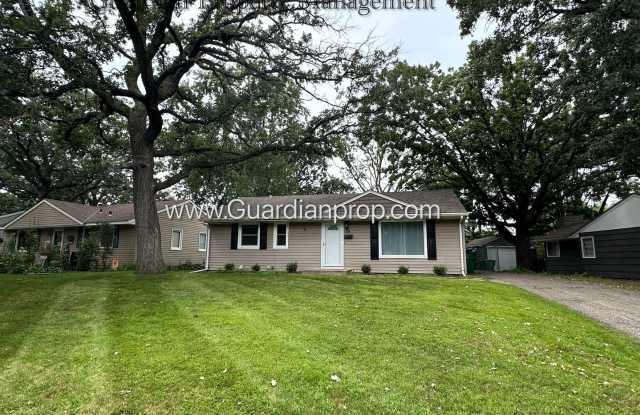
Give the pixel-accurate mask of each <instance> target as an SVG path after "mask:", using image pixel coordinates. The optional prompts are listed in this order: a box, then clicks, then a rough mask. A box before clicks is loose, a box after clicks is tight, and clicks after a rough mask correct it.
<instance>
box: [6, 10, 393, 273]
mask: <svg viewBox="0 0 640 415" xmlns="http://www.w3.org/2000/svg"><path fill="white" fill-rule="evenodd" d="M105 4H108V3H106V2H105ZM113 4H114V5H115V10H114V9H111V8H108V7H100V6H99V5H98V4H97V3H94V2H92V1H78V2H69V1H62V0H51V1H47V2H45V3H43V4H38V5H32V4H30V2H29V0H20V1H19V2H17V3H15V4H11V3H6V2H4V3H3V6H2V7H3V9H2V12H1V15H0V19H1V21H0V27H1V28H2V29H1V30H0V41H2V43H3V44H6V45H11V46H10V50H9V49H7V48H5V50H6V51H7V52H10V53H11V55H12V59H14V60H16V61H19V62H21V63H24V61H27V60H29V59H33V58H34V57H38V58H40V59H42V60H44V61H46V62H47V67H46V68H45V70H43V71H41V72H40V73H39V74H38V77H39V79H38V82H37V83H38V84H46V85H47V87H46V89H45V88H39V89H38V88H36V91H35V92H42V93H43V94H47V95H49V96H63V95H65V94H66V93H67V92H68V91H74V92H76V93H77V92H78V91H80V92H83V93H86V94H89V95H90V97H91V98H93V99H94V102H95V106H94V108H93V109H92V111H90V112H87V113H80V114H76V115H77V118H78V119H81V120H86V119H92V120H96V119H99V120H103V119H117V120H119V121H121V122H123V124H124V125H125V126H126V130H127V135H128V140H129V152H128V153H129V154H128V156H129V163H130V164H129V168H130V169H131V170H132V176H133V190H134V204H135V219H136V228H137V243H136V248H137V252H138V255H137V261H138V263H137V267H138V270H139V271H141V272H151V273H152V272H158V271H160V270H161V268H162V265H163V261H162V256H161V250H160V229H159V222H158V216H157V213H156V209H155V203H154V200H155V197H156V192H158V191H160V190H163V189H166V188H168V187H170V186H172V185H174V184H176V183H179V182H180V181H181V180H183V179H185V178H186V177H188V176H189V175H190V174H191V172H192V171H193V169H203V168H209V167H212V168H220V166H231V165H233V164H235V163H238V162H244V161H246V160H247V159H249V158H251V157H255V156H259V155H261V154H264V153H265V152H271V151H294V150H300V149H304V148H305V147H307V146H308V147H313V146H315V145H318V144H324V143H325V142H326V141H327V139H329V138H331V137H334V136H335V132H334V131H333V129H332V123H333V122H335V121H336V120H338V119H340V117H341V116H343V115H344V112H345V111H346V110H345V108H346V107H341V108H336V107H335V106H332V107H330V109H329V110H327V111H325V112H323V113H322V114H320V115H319V116H316V117H314V118H312V119H308V120H306V122H305V124H304V128H303V129H302V131H300V134H299V135H298V136H297V137H292V136H291V135H286V134H285V135H280V134H278V132H277V131H274V132H273V134H263V135H262V139H254V134H253V133H254V132H255V130H250V131H243V130H239V129H235V128H233V129H228V128H225V125H226V123H225V122H226V121H228V120H232V119H233V117H234V112H235V109H236V108H237V107H238V106H242V105H244V104H245V103H246V102H248V101H249V100H250V98H257V97H259V96H260V94H261V92H260V91H259V90H258V92H256V91H255V88H254V86H253V84H254V83H255V82H256V81H260V82H263V83H264V82H266V83H272V84H275V85H285V84H286V82H288V81H291V82H294V83H295V84H296V85H297V86H298V87H300V88H303V89H305V90H306V91H308V92H310V93H313V84H316V83H327V82H328V83H332V82H333V83H335V84H336V85H337V84H338V83H340V82H342V81H344V80H345V79H349V78H358V77H360V76H363V75H365V74H366V73H368V72H370V71H371V67H370V64H371V62H380V61H381V60H382V59H380V57H379V56H378V57H377V58H376V59H371V60H369V59H368V57H367V56H366V55H365V54H363V53H361V52H360V51H359V50H358V48H354V47H351V46H349V45H345V44H343V43H342V42H339V41H336V42H331V41H328V40H327V39H329V38H324V40H322V41H316V40H315V39H314V38H313V36H312V34H313V33H318V32H321V31H324V30H328V31H332V32H333V34H334V35H338V36H334V38H336V39H338V38H339V35H340V32H339V30H340V28H339V27H336V26H335V25H333V24H332V22H330V21H329V20H327V18H326V16H324V15H323V14H322V11H321V10H320V9H318V8H315V7H313V6H311V5H310V4H305V2H300V1H298V0H296V1H287V0H284V1H278V2H273V3H268V2H266V3H265V2H253V1H249V0H238V1H234V2H223V1H211V2H204V3H203V7H202V8H200V9H198V8H197V5H193V6H190V7H187V8H186V9H183V8H181V6H182V5H184V2H181V1H178V0H156V1H146V0H114V1H113ZM283 90H285V91H286V88H283ZM32 92H34V91H26V93H24V94H23V95H24V96H25V97H28V96H29V95H30V94H31V93H32ZM17 95H20V93H18V94H17ZM236 125H237V124H236ZM184 126H194V127H195V128H193V129H189V128H184ZM205 127H213V129H212V131H211V132H209V133H207V132H205V131H204V128H205ZM176 132H180V134H177V133H176ZM163 140H164V141H163ZM235 144H237V145H238V148H234V145H235ZM171 158H175V159H176V161H175V162H172V161H171ZM158 159H160V160H158ZM158 161H160V162H162V163H168V164H169V170H170V172H171V174H170V175H169V176H166V175H165V176H163V177H162V178H161V179H159V178H158V176H157V175H156V173H157V172H158V170H159V169H158V167H157V162H158ZM172 163H174V164H172ZM175 163H180V164H179V165H175ZM164 167H165V164H163V165H162V170H164Z"/></svg>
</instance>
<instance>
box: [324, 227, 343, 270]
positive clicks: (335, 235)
mask: <svg viewBox="0 0 640 415" xmlns="http://www.w3.org/2000/svg"><path fill="white" fill-rule="evenodd" d="M343 254H344V228H343V226H342V224H341V223H324V224H323V225H322V267H324V268H342V267H343V257H344V255H343Z"/></svg>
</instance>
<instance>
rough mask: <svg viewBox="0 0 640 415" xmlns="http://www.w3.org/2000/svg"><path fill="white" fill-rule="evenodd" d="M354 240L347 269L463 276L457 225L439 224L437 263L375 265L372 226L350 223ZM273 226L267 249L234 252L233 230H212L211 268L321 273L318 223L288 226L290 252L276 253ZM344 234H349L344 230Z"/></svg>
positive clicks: (347, 246)
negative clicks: (291, 267) (289, 267)
mask: <svg viewBox="0 0 640 415" xmlns="http://www.w3.org/2000/svg"><path fill="white" fill-rule="evenodd" d="M348 228H349V231H350V233H351V235H352V236H353V237H352V239H345V241H344V269H345V270H353V271H356V272H360V268H361V267H362V265H363V264H369V265H371V271H372V272H375V273H396V272H397V271H398V267H400V266H403V265H404V266H406V267H408V268H409V271H410V272H412V273H432V272H433V267H434V266H446V267H447V269H448V272H449V273H450V274H460V273H461V271H462V270H461V256H460V236H459V235H460V228H459V223H458V222H457V221H456V222H454V221H438V222H437V223H436V244H437V245H436V248H437V258H438V259H437V260H435V261H430V260H427V259H424V258H384V259H380V260H377V261H372V260H371V259H370V258H371V251H370V242H369V240H370V235H369V222H350V223H349V224H348ZM273 229H274V227H273V224H269V227H268V229H267V249H266V250H251V249H237V250H232V249H231V248H230V246H231V226H230V225H213V226H212V227H211V240H210V255H209V268H210V269H221V268H223V267H224V265H225V264H227V263H233V264H235V266H236V267H239V266H240V265H242V266H244V267H245V268H247V267H251V266H252V265H254V264H258V265H260V266H261V267H262V269H263V270H265V269H269V267H271V266H273V267H274V268H275V269H280V270H281V269H284V268H285V267H286V264H287V263H290V262H297V263H298V269H299V270H300V271H319V270H321V269H322V268H321V265H320V259H321V252H320V249H321V225H320V224H319V223H291V224H289V248H288V249H273ZM345 234H348V233H347V232H346V230H345Z"/></svg>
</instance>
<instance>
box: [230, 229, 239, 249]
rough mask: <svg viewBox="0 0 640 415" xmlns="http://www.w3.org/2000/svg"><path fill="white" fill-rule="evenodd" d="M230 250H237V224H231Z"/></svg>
mask: <svg viewBox="0 0 640 415" xmlns="http://www.w3.org/2000/svg"><path fill="white" fill-rule="evenodd" d="M231 249H238V224H237V223H232V224H231Z"/></svg>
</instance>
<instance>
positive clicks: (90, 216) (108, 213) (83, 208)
mask: <svg viewBox="0 0 640 415" xmlns="http://www.w3.org/2000/svg"><path fill="white" fill-rule="evenodd" d="M45 200H46V201H47V202H49V203H51V204H52V205H53V206H55V207H57V208H58V209H60V210H62V211H63V212H65V213H66V214H68V215H70V216H71V217H73V218H75V219H77V220H78V221H80V222H82V223H83V224H87V223H90V224H93V223H113V222H128V221H131V220H133V219H135V215H134V211H133V203H116V204H112V205H102V206H101V207H100V208H99V207H98V206H93V205H87V204H82V203H75V202H67V201H64V200H55V199H45ZM184 202H185V201H183V200H166V201H162V200H158V201H156V207H157V209H158V210H160V209H163V208H164V207H165V206H167V205H168V206H173V205H179V204H181V203H184ZM22 213H24V212H16V213H13V214H11V215H13V216H11V217H10V218H9V219H8V220H6V222H4V216H2V217H0V227H2V226H3V225H4V224H5V223H9V222H11V221H12V220H13V219H15V218H16V217H18V216H19V215H21V214H22ZM3 222H4V223H3Z"/></svg>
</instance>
